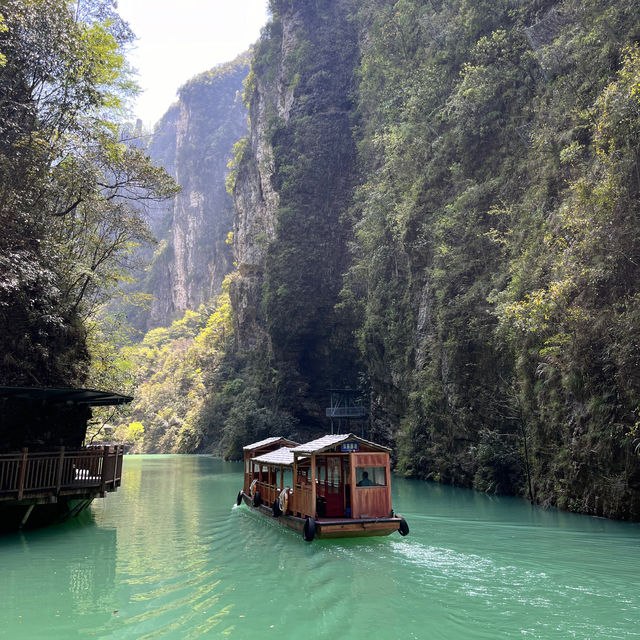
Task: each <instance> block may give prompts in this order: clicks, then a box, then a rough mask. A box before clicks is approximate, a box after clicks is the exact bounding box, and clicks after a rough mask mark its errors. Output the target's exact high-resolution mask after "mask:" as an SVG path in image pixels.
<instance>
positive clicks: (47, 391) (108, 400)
mask: <svg viewBox="0 0 640 640" xmlns="http://www.w3.org/2000/svg"><path fill="white" fill-rule="evenodd" d="M2 400H25V401H27V402H40V403H42V404H76V405H85V406H91V407H99V406H108V405H116V404H126V403H127V402H131V401H132V400H133V398H132V397H131V396H125V395H122V394H120V393H112V392H111V391H96V390H95V389H72V388H61V387H60V388H58V387H0V401H2Z"/></svg>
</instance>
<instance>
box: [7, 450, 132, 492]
mask: <svg viewBox="0 0 640 640" xmlns="http://www.w3.org/2000/svg"><path fill="white" fill-rule="evenodd" d="M123 453H124V450H123V447H122V446H121V445H117V446H105V447H87V448H84V449H80V450H76V451H66V450H65V449H64V447H61V448H60V449H59V450H58V451H47V452H40V451H38V452H29V450H28V449H23V450H22V451H21V452H20V453H5V454H0V504H1V503H5V504H6V503H7V502H9V501H11V502H15V501H19V502H22V503H25V502H26V503H29V502H42V501H46V500H52V499H53V500H55V499H56V498H57V497H58V496H67V497H76V496H77V497H83V496H95V495H104V494H105V493H106V492H108V491H115V490H116V489H117V488H118V487H119V486H120V481H121V478H122V456H123Z"/></svg>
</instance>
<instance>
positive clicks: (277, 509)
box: [271, 498, 282, 518]
mask: <svg viewBox="0 0 640 640" xmlns="http://www.w3.org/2000/svg"><path fill="white" fill-rule="evenodd" d="M271 512H272V513H273V517H274V518H279V517H280V516H281V515H282V509H281V508H280V500H278V498H276V499H275V500H274V501H273V505H272V507H271Z"/></svg>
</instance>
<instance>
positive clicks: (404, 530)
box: [398, 517, 409, 536]
mask: <svg viewBox="0 0 640 640" xmlns="http://www.w3.org/2000/svg"><path fill="white" fill-rule="evenodd" d="M398 531H399V532H400V535H401V536H406V535H409V525H408V524H407V521H406V520H405V519H404V518H403V517H400V525H399V526H398Z"/></svg>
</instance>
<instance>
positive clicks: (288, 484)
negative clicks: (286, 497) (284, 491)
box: [284, 469, 293, 487]
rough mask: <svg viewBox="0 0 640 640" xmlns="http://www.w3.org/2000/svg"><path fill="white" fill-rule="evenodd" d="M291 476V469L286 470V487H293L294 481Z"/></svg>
mask: <svg viewBox="0 0 640 640" xmlns="http://www.w3.org/2000/svg"><path fill="white" fill-rule="evenodd" d="M291 476H292V474H291V469H285V470H284V486H285V487H291V486H292V485H293V479H292V477H291Z"/></svg>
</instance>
